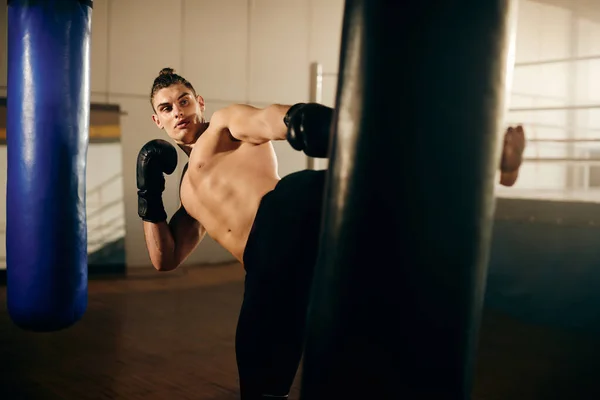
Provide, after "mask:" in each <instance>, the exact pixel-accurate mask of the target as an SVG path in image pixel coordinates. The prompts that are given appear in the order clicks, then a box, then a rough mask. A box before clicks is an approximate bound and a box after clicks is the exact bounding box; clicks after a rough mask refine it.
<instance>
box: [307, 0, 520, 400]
mask: <svg viewBox="0 0 600 400" xmlns="http://www.w3.org/2000/svg"><path fill="white" fill-rule="evenodd" d="M513 6H514V5H513V4H512V3H511V2H510V0H485V1H481V0H472V1H467V0H462V1H459V2H448V1H447V2H442V1H412V2H410V1H385V0H347V1H346V6H345V11H344V24H343V34H342V51H341V60H340V69H339V81H338V91H337V100H336V116H335V118H334V122H333V126H332V137H333V139H332V142H331V155H330V170H329V172H328V174H329V175H328V182H327V189H326V195H325V197H326V200H325V204H324V207H325V209H324V211H325V217H324V222H323V234H322V237H321V249H320V254H319V260H318V265H317V269H316V270H317V272H316V276H315V282H314V288H313V295H312V301H311V306H310V310H309V327H308V333H307V334H308V337H307V347H306V353H305V359H304V371H303V380H302V397H301V398H302V399H303V400H321V399H350V398H352V399H354V398H356V399H372V400H379V399H386V400H387V399H394V400H396V399H410V400H413V399H429V398H431V399H436V400H442V399H467V398H469V396H470V391H471V385H472V369H473V363H474V352H475V346H476V341H477V334H478V328H479V324H480V314H481V309H482V300H483V292H484V288H485V278H486V269H487V260H488V251H489V247H490V237H491V225H492V218H493V212H494V193H493V188H494V179H495V174H496V172H497V167H498V164H499V152H500V143H501V138H502V131H503V116H504V111H505V92H506V84H507V77H508V75H509V72H510V71H511V69H512V67H511V66H510V64H511V62H510V60H509V54H510V51H511V49H512V45H511V43H512V41H511V29H510V27H511V25H510V24H509V22H510V21H511V10H512V7H513Z"/></svg>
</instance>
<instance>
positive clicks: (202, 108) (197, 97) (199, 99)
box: [196, 95, 204, 112]
mask: <svg viewBox="0 0 600 400" xmlns="http://www.w3.org/2000/svg"><path fill="white" fill-rule="evenodd" d="M196 100H197V101H198V104H199V105H200V111H202V112H204V99H203V98H202V96H200V95H198V96H196Z"/></svg>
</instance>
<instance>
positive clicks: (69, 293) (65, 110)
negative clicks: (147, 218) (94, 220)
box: [6, 0, 92, 332]
mask: <svg viewBox="0 0 600 400" xmlns="http://www.w3.org/2000/svg"><path fill="white" fill-rule="evenodd" d="M91 16H92V1H91V0H88V1H81V0H79V1H78V0H9V1H8V88H7V109H8V110H7V111H8V113H7V133H6V135H7V159H8V182H7V189H6V190H7V201H6V212H7V218H6V263H7V267H6V269H7V271H6V272H7V296H8V299H7V303H8V311H9V314H10V317H11V318H12V320H13V321H14V323H15V324H16V325H18V326H19V327H21V328H23V329H27V330H31V331H38V332H47V331H55V330H59V329H63V328H66V327H69V326H71V325H72V324H74V323H75V322H77V321H78V320H79V319H80V318H81V317H82V315H83V314H84V312H85V310H86V307H87V224H86V213H85V170H86V156H87V143H88V134H89V110H90V98H89V94H90V88H89V80H90V77H89V74H90V73H89V71H90V68H89V58H90V56H89V54H90V53H89V50H90V29H91Z"/></svg>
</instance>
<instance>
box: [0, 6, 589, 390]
mask: <svg viewBox="0 0 600 400" xmlns="http://www.w3.org/2000/svg"><path fill="white" fill-rule="evenodd" d="M343 6H344V1H343V0H296V1H288V0H218V1H217V0H171V1H169V2H164V1H158V0H96V1H94V10H93V21H92V42H91V43H92V45H91V90H92V93H91V101H92V103H94V104H97V105H107V104H108V105H112V106H115V107H117V111H116V112H117V113H118V115H119V118H118V120H117V121H118V122H116V124H117V125H118V131H119V134H118V135H116V136H115V137H110V138H106V137H104V138H102V137H99V138H98V139H97V140H92V142H91V143H90V145H89V150H88V166H87V192H88V196H87V212H88V233H89V235H88V238H89V243H88V244H89V253H90V262H91V263H92V262H93V263H94V264H95V267H96V270H98V271H100V272H102V270H103V269H105V270H106V271H114V270H115V269H117V270H118V269H122V268H125V269H126V270H127V272H128V273H132V272H134V273H135V271H137V270H139V271H142V270H143V271H148V270H151V269H152V267H151V266H150V261H149V258H148V255H147V251H146V248H145V243H144V238H143V232H142V224H141V223H140V220H139V218H138V216H137V200H136V186H135V159H136V156H137V153H138V151H139V149H140V148H141V146H142V145H143V144H144V143H145V142H147V141H148V140H150V139H153V138H157V137H162V135H163V132H161V131H159V130H158V129H156V127H155V126H154V125H153V123H152V121H151V119H150V115H151V108H150V104H149V90H150V87H151V84H152V81H153V79H154V77H155V76H156V74H157V73H158V71H159V70H160V69H161V68H163V67H166V66H170V67H173V68H175V69H176V71H177V72H178V73H180V74H182V75H183V76H185V77H186V78H187V79H188V80H190V81H191V82H192V83H193V84H194V86H195V88H196V90H197V91H198V93H199V94H201V95H202V96H203V97H204V99H205V100H206V105H207V116H208V117H209V118H210V115H211V113H212V112H214V110H216V109H218V108H220V107H223V106H226V105H228V104H230V103H248V104H252V105H256V106H259V107H260V106H264V105H267V104H271V103H295V102H299V101H309V100H314V99H315V95H316V94H315V90H314V82H313V79H314V64H315V63H318V64H320V65H321V66H322V71H323V75H322V77H323V84H322V87H321V90H320V92H319V95H320V97H318V98H319V99H320V101H321V102H322V103H324V104H327V105H330V106H333V105H334V101H335V90H336V84H337V77H336V73H337V68H338V61H339V51H340V37H341V23H342V12H343ZM0 27H1V29H0V97H4V96H6V81H7V80H6V78H7V77H6V70H7V60H6V37H7V34H6V7H0ZM407 62H410V60H407ZM440 73H443V71H440ZM431 96H435V93H431ZM113 112H114V110H113ZM92 114H93V112H92ZM5 118H6V113H5V109H4V105H3V103H0V131H1V130H3V129H4V127H5ZM517 123H521V124H523V125H524V127H525V130H526V134H527V138H528V147H527V149H526V160H525V162H524V165H523V167H522V170H521V174H520V177H519V180H518V182H517V184H516V185H515V186H514V187H512V188H503V187H501V186H499V185H497V187H496V193H497V196H498V202H497V211H496V221H495V227H494V238H493V243H492V253H491V259H490V267H489V276H488V288H487V291H486V313H487V315H491V313H493V312H501V313H504V314H503V315H509V316H510V317H514V318H516V320H515V321H521V322H520V323H518V322H511V323H499V322H498V320H493V319H489V318H488V319H487V320H486V319H484V329H483V332H484V334H483V336H482V339H481V341H482V344H481V347H482V350H481V351H482V352H483V353H486V352H487V353H486V354H488V355H489V357H490V359H494V360H495V362H491V361H490V362H486V361H481V365H482V367H480V368H479V369H478V372H477V374H478V379H479V381H478V382H479V384H478V385H477V387H476V392H477V391H479V392H480V393H483V392H485V391H486V387H490V386H489V385H492V383H491V381H492V378H491V377H492V376H493V377H494V379H495V381H494V382H497V381H498V379H500V380H502V379H505V385H504V386H502V387H503V390H498V388H499V386H498V384H497V383H494V384H493V385H492V386H494V388H495V390H494V391H495V393H496V394H497V396H498V397H493V395H491V394H490V395H488V396H486V397H485V398H487V399H492V398H498V399H500V398H503V399H504V398H540V399H541V398H544V399H548V398H555V397H553V396H559V393H561V388H562V389H564V390H565V392H564V393H567V392H568V388H569V387H571V386H570V385H575V383H577V386H578V387H579V390H581V391H585V390H588V386H587V385H592V383H591V382H592V381H591V379H592V378H591V377H589V379H588V378H587V376H588V374H591V375H593V372H592V371H593V370H594V368H596V369H597V368H598V365H597V362H596V361H595V360H594V358H595V359H598V358H600V357H598V356H599V355H600V354H598V352H600V351H599V350H593V349H594V348H597V347H598V346H597V344H598V343H597V342H594V341H593V340H592V339H591V338H590V336H589V335H590V332H594V331H597V330H598V328H600V319H599V317H598V312H597V310H598V309H599V308H598V306H600V291H599V290H597V289H596V288H597V287H598V284H600V228H599V226H600V206H599V205H598V203H599V202H600V3H598V2H597V1H595V0H519V6H518V28H517V37H516V55H515V69H514V75H513V82H512V85H511V88H510V96H509V112H508V114H507V116H506V125H509V124H517ZM399 134H402V132H399ZM100 136H101V135H100ZM275 148H276V152H277V155H278V158H279V172H280V175H282V176H283V175H286V174H288V173H290V172H293V171H297V170H300V169H303V168H306V167H307V165H313V164H311V161H310V160H307V158H306V157H304V156H303V155H302V154H301V153H298V152H295V151H293V150H292V149H291V148H290V147H289V145H288V144H287V143H285V142H283V143H276V144H275ZM179 154H180V163H179V166H178V169H177V170H176V172H175V173H174V174H173V175H171V176H170V177H168V178H167V189H166V191H165V195H164V201H165V205H166V208H167V212H168V213H169V214H170V213H172V212H173V211H175V209H176V207H177V206H178V192H177V188H178V180H179V177H180V174H181V168H182V166H183V165H184V162H183V157H184V155H183V153H181V152H180V153H179ZM424 162H425V161H424ZM324 165H325V164H318V165H317V167H322V166H324ZM0 169H1V176H2V179H3V180H4V183H5V182H6V147H5V145H2V146H0ZM5 188H6V184H4V185H2V187H0V191H3V194H2V195H0V236H1V237H0V259H1V260H0V261H2V265H1V266H0V268H5V265H4V254H5V239H4V235H5V229H4V227H5V193H4V191H5ZM440 201H443V199H440ZM232 261H233V258H232V257H231V256H230V255H229V254H228V253H226V252H225V251H224V250H223V249H222V248H221V247H220V246H219V245H217V244H216V243H215V242H213V241H212V240H210V238H206V239H205V240H204V241H203V242H202V244H201V245H200V246H199V248H198V249H197V250H196V251H195V252H194V253H193V254H192V256H190V258H189V259H188V260H187V261H186V265H188V266H192V265H194V266H195V265H207V264H223V263H230V262H232ZM192 318H193V317H192ZM486 318H487V317H486ZM490 318H491V317H490ZM499 318H500V317H499ZM523 321H525V322H523ZM532 323H535V324H538V323H539V324H542V325H543V326H546V327H549V326H551V327H552V328H539V327H536V328H531V326H530V325H528V324H532ZM486 324H488V325H486ZM511 324H513V325H511ZM544 324H545V325H544ZM486 326H487V327H488V328H486ZM486 329H487V331H491V330H495V331H496V332H499V331H500V332H502V335H501V337H500V336H499V337H498V338H497V339H494V340H492V339H490V338H487V339H486V337H485V332H486ZM531 329H534V330H536V331H535V332H536V333H532V330H531ZM548 329H549V330H548ZM573 332H577V333H576V334H575V333H573ZM517 348H518V349H519V350H516V349H517ZM594 351H595V353H594ZM542 353H543V354H545V355H546V356H547V357H546V360H545V364H544V367H543V368H538V369H537V370H536V371H538V372H536V374H535V376H534V377H532V374H531V373H528V372H527V371H529V370H530V369H531V368H534V364H536V361H532V360H534V358H535V357H536V356H535V355H536V354H542ZM532 357H533V358H532ZM502 361H505V362H506V363H510V365H511V367H510V369H511V371H512V372H507V371H505V370H503V371H504V372H501V371H500V370H497V369H495V368H496V367H497V365H500V364H501V363H502ZM538 367H539V365H538ZM536 368H537V367H536ZM517 372H518V373H517ZM519 374H520V376H527V377H528V378H527V379H529V382H528V383H524V381H520V382H519V381H517V380H515V377H516V376H517V375H519ZM523 379H525V378H523ZM508 381H510V383H508ZM533 381H535V382H537V384H533V383H532V382H533ZM551 383H552V384H551ZM544 385H546V387H545V388H544V389H542V388H543V387H544ZM548 385H549V386H548ZM500 386H501V385H500ZM509 387H512V388H514V392H511V390H510V389H509ZM524 387H527V388H528V389H527V390H524V389H523V388H524ZM550 388H551V389H550ZM589 388H591V386H589ZM589 390H591V389H589ZM509 393H512V394H510V395H509ZM517 393H519V394H518V395H517ZM564 393H563V394H564ZM582 393H583V392H582ZM502 394H503V395H502ZM525 395H526V396H527V397H516V396H525ZM507 396H510V397H507ZM536 396H538V397H536ZM81 398H83V397H81ZM131 398H133V397H131ZM215 398H216V397H215ZM482 398H483V397H482ZM556 398H559V397H556ZM562 398H564V396H563V397H562ZM570 398H588V397H585V396H584V397H578V396H577V395H576V394H575V395H573V396H571V397H570Z"/></svg>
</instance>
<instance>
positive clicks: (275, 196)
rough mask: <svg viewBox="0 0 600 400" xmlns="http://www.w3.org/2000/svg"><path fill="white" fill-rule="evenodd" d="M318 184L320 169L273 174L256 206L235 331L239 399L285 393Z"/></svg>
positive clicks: (296, 346)
mask: <svg viewBox="0 0 600 400" xmlns="http://www.w3.org/2000/svg"><path fill="white" fill-rule="evenodd" d="M324 186H325V171H311V170H305V171H300V172H296V173H293V174H290V175H288V176H286V177H284V178H283V179H281V181H280V182H279V183H278V184H277V186H276V187H275V188H274V189H273V190H272V191H271V192H269V193H267V194H266V195H265V196H264V197H263V199H262V201H261V203H260V206H259V208H258V212H257V215H256V218H255V221H254V224H253V227H252V230H251V232H250V236H249V238H248V243H247V245H246V249H245V252H244V265H245V269H246V280H245V292H244V300H243V303H242V308H241V312H240V316H239V321H238V327H237V332H236V356H237V363H238V370H239V376H240V390H241V395H242V399H243V400H253V399H262V398H263V397H262V396H263V395H267V396H285V395H287V394H288V393H289V391H290V388H291V386H292V383H293V381H294V378H295V375H296V372H297V370H298V367H299V364H300V360H301V356H302V351H303V345H304V334H305V323H306V314H307V307H308V300H309V296H310V286H311V283H312V277H313V271H314V267H315V263H316V258H317V250H318V244H319V234H320V227H321V209H322V199H323V192H324ZM264 398H269V397H264Z"/></svg>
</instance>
